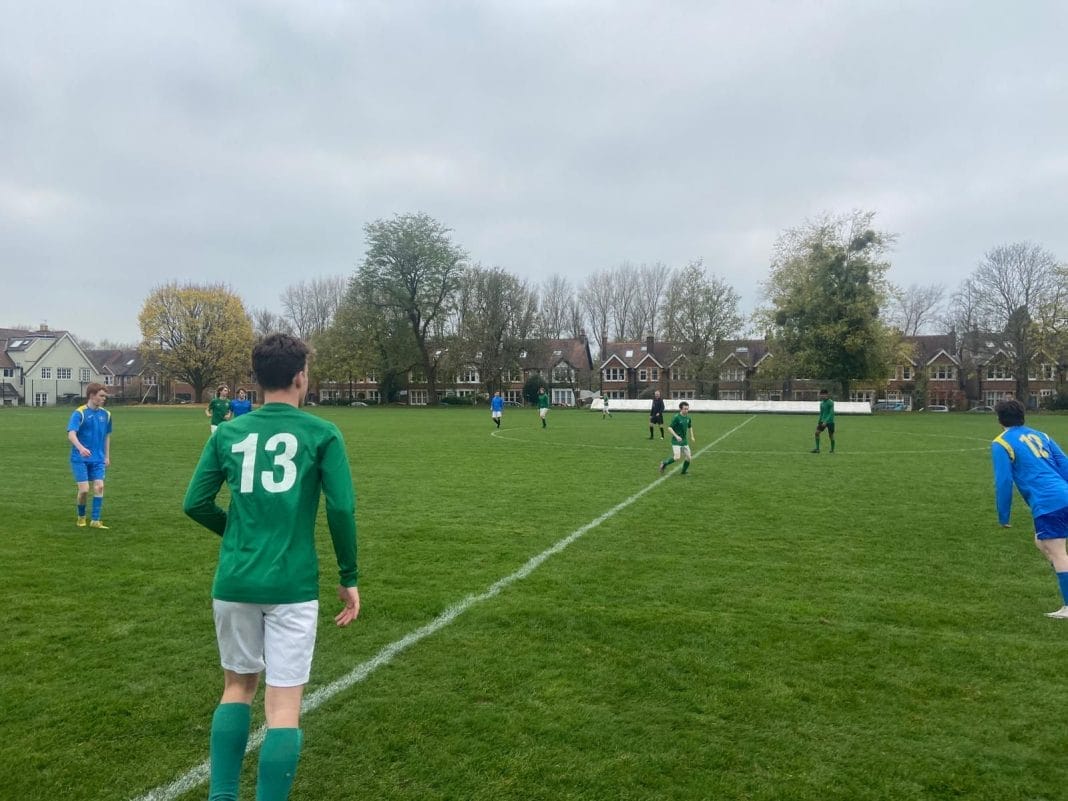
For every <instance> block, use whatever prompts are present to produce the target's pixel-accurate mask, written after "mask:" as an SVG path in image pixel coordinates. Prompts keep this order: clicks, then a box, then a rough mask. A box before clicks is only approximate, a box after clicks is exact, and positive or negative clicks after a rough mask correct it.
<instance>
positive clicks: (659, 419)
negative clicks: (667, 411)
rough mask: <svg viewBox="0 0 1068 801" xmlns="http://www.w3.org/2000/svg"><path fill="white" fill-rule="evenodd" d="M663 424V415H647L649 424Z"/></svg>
mask: <svg viewBox="0 0 1068 801" xmlns="http://www.w3.org/2000/svg"><path fill="white" fill-rule="evenodd" d="M657 424H659V425H664V415H662V414H651V415H649V425H657Z"/></svg>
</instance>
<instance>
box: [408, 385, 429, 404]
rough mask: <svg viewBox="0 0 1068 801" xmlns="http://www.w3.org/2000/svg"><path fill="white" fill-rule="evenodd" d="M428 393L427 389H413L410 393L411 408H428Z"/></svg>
mask: <svg viewBox="0 0 1068 801" xmlns="http://www.w3.org/2000/svg"><path fill="white" fill-rule="evenodd" d="M426 397H427V391H426V390H425V389H412V390H409V391H408V405H409V406H426Z"/></svg>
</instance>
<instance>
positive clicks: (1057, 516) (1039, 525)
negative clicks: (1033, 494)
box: [1035, 506, 1068, 540]
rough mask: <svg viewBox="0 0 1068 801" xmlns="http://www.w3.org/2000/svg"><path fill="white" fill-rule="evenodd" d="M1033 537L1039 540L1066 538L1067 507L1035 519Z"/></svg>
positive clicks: (1067, 534)
mask: <svg viewBox="0 0 1068 801" xmlns="http://www.w3.org/2000/svg"><path fill="white" fill-rule="evenodd" d="M1035 537H1036V538H1037V539H1040V540H1063V539H1065V538H1068V506H1066V507H1064V508H1063V509H1058V510H1057V511H1056V512H1050V513H1049V514H1048V515H1039V516H1038V517H1036V518H1035Z"/></svg>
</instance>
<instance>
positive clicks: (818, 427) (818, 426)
mask: <svg viewBox="0 0 1068 801" xmlns="http://www.w3.org/2000/svg"><path fill="white" fill-rule="evenodd" d="M825 428H826V429H827V431H828V432H829V433H831V434H834V423H825V422H823V421H822V420H820V421H819V422H818V423H816V431H817V432H820V431H823V429H825Z"/></svg>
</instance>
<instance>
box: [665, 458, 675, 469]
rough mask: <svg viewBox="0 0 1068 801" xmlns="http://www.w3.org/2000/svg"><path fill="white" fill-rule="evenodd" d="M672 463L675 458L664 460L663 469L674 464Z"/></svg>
mask: <svg viewBox="0 0 1068 801" xmlns="http://www.w3.org/2000/svg"><path fill="white" fill-rule="evenodd" d="M674 463H675V457H674V456H672V457H671V458H669V459H665V460H664V461H663V465H664V467H667V466H668V465H669V464H674Z"/></svg>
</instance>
